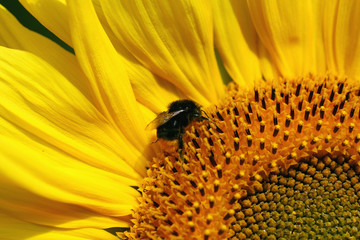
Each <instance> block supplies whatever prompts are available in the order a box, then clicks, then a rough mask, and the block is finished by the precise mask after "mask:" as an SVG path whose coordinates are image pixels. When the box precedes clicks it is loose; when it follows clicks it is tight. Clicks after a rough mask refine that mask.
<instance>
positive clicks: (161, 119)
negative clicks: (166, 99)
mask: <svg viewBox="0 0 360 240" xmlns="http://www.w3.org/2000/svg"><path fill="white" fill-rule="evenodd" d="M184 111H185V110H178V111H175V112H171V113H169V112H162V113H160V114H159V115H158V116H157V117H156V118H155V119H154V120H152V121H151V122H150V123H149V124H148V125H147V126H146V128H145V130H153V129H155V128H158V127H159V126H160V125H162V124H164V123H166V122H167V121H169V120H170V119H171V118H173V117H175V116H176V115H178V114H179V113H181V112H184Z"/></svg>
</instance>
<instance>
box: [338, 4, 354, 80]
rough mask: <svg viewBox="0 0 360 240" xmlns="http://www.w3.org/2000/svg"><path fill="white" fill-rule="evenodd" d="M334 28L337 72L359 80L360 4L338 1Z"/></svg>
mask: <svg viewBox="0 0 360 240" xmlns="http://www.w3.org/2000/svg"><path fill="white" fill-rule="evenodd" d="M335 19H336V25H335V28H334V31H335V39H334V44H335V45H334V48H333V49H335V53H334V55H335V56H336V58H335V61H336V63H337V68H338V72H339V73H340V74H346V75H347V76H349V77H353V78H355V79H357V80H360V28H359V23H360V2H359V1H356V0H349V1H339V3H338V12H337V17H336V18H335Z"/></svg>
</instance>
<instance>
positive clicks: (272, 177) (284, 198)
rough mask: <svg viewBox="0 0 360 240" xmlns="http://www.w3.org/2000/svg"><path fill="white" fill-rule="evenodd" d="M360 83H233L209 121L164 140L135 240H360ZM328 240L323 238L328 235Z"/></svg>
mask: <svg viewBox="0 0 360 240" xmlns="http://www.w3.org/2000/svg"><path fill="white" fill-rule="evenodd" d="M359 89H360V87H359V83H357V82H355V81H351V80H350V79H346V78H338V77H335V76H329V75H328V76H323V77H320V76H312V75H309V76H306V77H302V78H298V79H290V80H289V79H283V80H279V81H277V82H274V83H268V82H267V83H265V82H264V83H259V84H257V85H256V87H255V88H254V89H252V90H250V91H244V90H243V89H240V88H239V87H238V86H237V85H235V84H233V85H230V86H229V90H228V95H227V97H226V98H225V99H223V100H222V102H221V103H220V104H219V105H217V106H212V107H210V108H209V109H206V112H207V114H208V115H209V117H210V119H211V121H207V120H203V121H198V122H197V121H194V122H192V123H191V124H190V125H189V126H188V127H187V128H186V132H185V134H184V135H183V143H184V147H183V161H181V158H180V156H179V152H178V149H177V146H178V145H177V142H176V141H165V140H159V141H158V144H159V146H160V148H161V152H159V153H158V155H157V156H156V157H155V158H154V159H152V160H151V161H150V162H149V166H150V167H149V169H148V172H147V174H148V176H147V177H146V178H145V179H144V183H143V187H142V188H141V189H140V190H141V191H142V197H141V198H140V199H139V201H140V203H139V207H138V208H137V209H135V210H134V214H133V222H134V225H133V226H132V227H131V229H130V231H129V232H127V233H125V234H123V235H122V236H123V237H124V238H125V237H126V238H129V239H205V240H207V239H209V240H210V239H214V240H218V239H245V238H246V239H281V238H283V239H307V238H317V236H318V237H319V238H323V239H336V238H339V239H344V238H347V237H348V238H349V239H358V238H359V237H360V236H359V233H358V228H359V227H360V223H359V221H360V219H359V199H358V198H359V189H360V185H359V183H358V182H359V180H358V177H359V173H360V166H359V159H360V157H359V153H360V123H359V118H360V111H359V106H360V104H359V102H360V97H359V96H360V91H359ZM320 236H321V237H320Z"/></svg>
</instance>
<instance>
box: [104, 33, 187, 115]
mask: <svg viewBox="0 0 360 240" xmlns="http://www.w3.org/2000/svg"><path fill="white" fill-rule="evenodd" d="M108 35H109V33H108ZM112 42H113V43H114V44H116V45H117V46H116V48H117V51H118V52H119V53H120V56H121V58H122V60H123V62H124V64H125V66H126V72H127V73H128V76H129V80H130V82H131V86H132V88H133V90H134V94H135V96H136V100H137V101H138V102H139V103H141V104H142V105H144V106H146V107H147V108H148V109H150V110H151V111H153V112H154V113H157V114H158V113H160V112H162V111H165V110H166V109H167V106H168V105H169V103H170V102H173V101H175V100H178V99H184V98H187V96H185V95H184V94H183V93H182V92H180V90H179V89H178V88H176V86H175V85H173V84H172V83H170V82H168V81H166V80H165V79H162V78H161V77H159V76H157V75H154V74H153V73H151V72H150V70H149V69H147V68H145V67H144V66H143V65H141V63H140V62H139V61H138V60H137V59H136V58H135V57H134V56H132V55H131V53H129V52H128V51H127V50H126V49H125V48H124V47H123V46H121V45H120V44H119V42H118V40H117V39H114V41H112Z"/></svg>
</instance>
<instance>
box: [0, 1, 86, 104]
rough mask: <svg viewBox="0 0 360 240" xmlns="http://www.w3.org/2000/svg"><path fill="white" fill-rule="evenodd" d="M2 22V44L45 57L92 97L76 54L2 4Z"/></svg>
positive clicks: (0, 15) (0, 19) (0, 42)
mask: <svg viewBox="0 0 360 240" xmlns="http://www.w3.org/2000/svg"><path fill="white" fill-rule="evenodd" d="M0 24H1V31H0V45H2V46H5V47H9V48H14V49H20V50H25V51H28V52H31V53H33V54H35V55H37V56H38V57H40V58H42V59H44V60H45V61H46V62H47V63H49V64H51V65H52V66H53V67H54V68H56V69H57V70H58V71H59V72H60V73H61V74H62V75H64V76H65V77H66V78H67V79H69V80H70V82H72V83H73V84H74V85H75V86H76V87H77V88H78V89H80V90H81V92H82V93H83V94H85V95H86V97H87V98H89V99H90V92H89V82H88V80H87V78H86V77H85V75H84V73H83V72H82V71H81V69H80V66H79V63H78V62H77V59H76V57H75V56H74V54H71V53H69V52H68V51H66V50H64V49H63V48H61V47H60V46H59V45H57V44H56V43H54V42H53V41H51V40H49V39H48V38H46V37H44V36H42V35H40V34H37V33H35V32H33V31H30V30H29V29H27V28H25V27H24V26H23V25H21V24H20V23H19V22H18V21H17V20H16V18H15V17H14V16H13V15H11V14H10V13H9V12H8V11H7V10H6V9H5V8H4V7H3V6H0Z"/></svg>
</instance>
